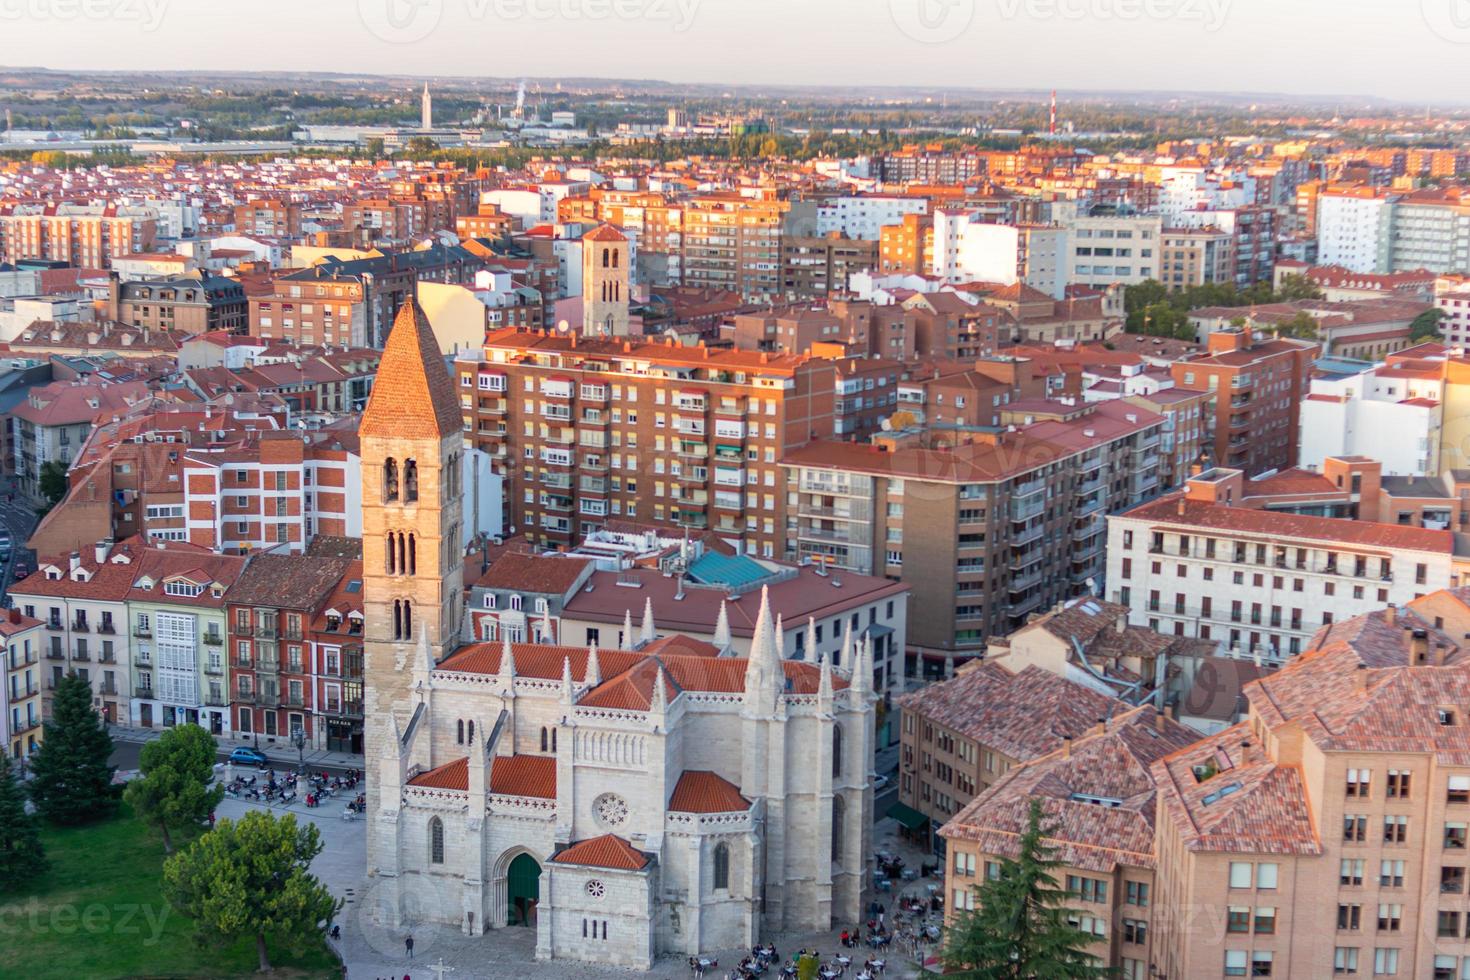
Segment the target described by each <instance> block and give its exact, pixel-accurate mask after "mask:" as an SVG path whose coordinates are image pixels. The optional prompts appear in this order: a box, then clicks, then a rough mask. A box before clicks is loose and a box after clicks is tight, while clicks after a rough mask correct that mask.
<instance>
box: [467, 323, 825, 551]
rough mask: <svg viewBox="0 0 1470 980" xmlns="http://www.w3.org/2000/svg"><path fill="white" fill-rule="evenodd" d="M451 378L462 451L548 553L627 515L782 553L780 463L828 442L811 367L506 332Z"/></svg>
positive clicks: (817, 367)
mask: <svg viewBox="0 0 1470 980" xmlns="http://www.w3.org/2000/svg"><path fill="white" fill-rule="evenodd" d="M457 373H458V384H459V392H460V407H461V410H462V412H463V413H464V426H465V439H466V441H467V443H468V444H470V445H473V446H475V447H477V448H479V449H482V450H484V451H485V452H487V453H489V454H490V455H491V456H492V458H493V459H494V461H495V465H496V468H497V470H498V471H499V472H501V473H502V475H503V476H504V477H505V479H506V486H507V493H508V497H507V500H508V501H509V508H510V515H509V519H510V520H511V522H512V523H513V524H514V525H516V526H517V527H519V528H523V529H524V530H525V532H526V533H527V534H530V535H532V536H533V537H534V538H535V540H536V541H538V542H539V543H542V544H545V545H551V546H556V545H571V544H572V543H574V542H575V541H576V540H578V539H579V538H580V537H581V536H582V535H583V534H585V533H586V532H587V531H589V530H592V529H594V528H597V527H600V526H601V525H602V524H604V523H605V522H606V521H607V520H609V519H612V518H618V517H625V518H633V519H636V520H639V521H643V522H647V523H652V524H656V525H663V526H675V527H687V528H690V529H692V530H703V529H706V528H708V529H710V530H713V531H716V532H717V533H719V534H720V535H721V536H722V537H728V538H730V539H732V540H734V539H738V540H739V541H741V542H742V548H743V550H745V551H746V552H748V553H751V554H758V555H762V556H764V557H775V556H779V555H780V553H781V552H782V551H783V550H784V547H785V527H784V509H785V480H784V476H783V474H782V471H781V467H780V464H779V462H778V460H779V459H780V458H781V457H782V455H784V454H785V453H786V452H787V451H788V450H789V449H791V448H793V447H796V446H801V445H804V444H806V443H807V442H809V441H811V440H813V439H820V438H825V437H828V436H830V435H831V434H832V427H833V403H834V398H835V395H834V387H835V376H836V371H835V369H834V367H833V364H832V362H831V361H828V360H824V359H821V358H814V357H806V356H793V355H789V354H767V353H764V352H754V351H731V350H714V349H710V348H707V347H703V346H700V347H677V346H673V345H671V344H647V343H644V344H639V343H634V342H632V341H626V340H625V341H617V340H604V339H584V338H580V337H577V336H574V335H553V334H535V333H526V332H520V331H513V330H507V331H501V332H499V333H495V334H492V335H490V336H489V337H488V338H487V340H486V343H485V349H484V351H483V353H480V354H473V355H469V356H461V358H460V359H459V360H458V362H457Z"/></svg>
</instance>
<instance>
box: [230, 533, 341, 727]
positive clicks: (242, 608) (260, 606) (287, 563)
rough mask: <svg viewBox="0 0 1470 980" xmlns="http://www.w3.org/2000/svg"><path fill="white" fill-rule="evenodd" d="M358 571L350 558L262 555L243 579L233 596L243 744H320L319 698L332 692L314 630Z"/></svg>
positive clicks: (235, 708)
mask: <svg viewBox="0 0 1470 980" xmlns="http://www.w3.org/2000/svg"><path fill="white" fill-rule="evenodd" d="M352 567H353V563H352V562H351V561H350V560H349V559H346V558H318V557H315V556H310V555H256V556H254V557H253V558H251V560H250V562H249V564H247V565H246V566H245V570H244V571H243V572H241V573H240V577H239V578H238V579H237V580H236V582H235V585H234V587H233V588H231V589H230V591H229V593H228V595H227V596H226V602H227V606H226V608H227V611H228V616H229V623H230V633H229V641H228V642H229V648H228V655H229V690H230V703H231V712H232V719H231V720H232V722H233V729H234V734H235V736H236V737H237V738H252V739H264V740H265V741H266V743H267V744H277V745H288V744H290V739H291V735H292V733H293V732H298V731H299V732H302V733H303V734H304V735H305V737H306V738H307V739H308V741H309V743H310V744H316V740H317V739H318V737H319V736H318V733H317V732H316V731H315V728H314V724H315V721H316V715H317V710H318V705H317V702H316V698H317V696H318V694H319V693H320V694H322V695H325V693H326V690H325V688H324V687H322V688H320V689H319V687H318V684H317V681H316V673H315V670H314V666H315V665H314V664H313V662H312V644H311V639H312V629H311V627H312V623H313V621H314V620H315V618H316V617H317V616H319V615H321V614H323V613H324V612H325V610H326V603H327V601H328V599H329V598H330V597H331V596H332V595H333V593H334V592H335V591H336V590H337V588H338V584H339V583H340V582H341V581H342V579H343V577H344V576H346V575H347V573H348V572H349V571H351V570H352ZM358 573H359V574H361V565H360V563H359V564H358ZM339 703H340V702H339Z"/></svg>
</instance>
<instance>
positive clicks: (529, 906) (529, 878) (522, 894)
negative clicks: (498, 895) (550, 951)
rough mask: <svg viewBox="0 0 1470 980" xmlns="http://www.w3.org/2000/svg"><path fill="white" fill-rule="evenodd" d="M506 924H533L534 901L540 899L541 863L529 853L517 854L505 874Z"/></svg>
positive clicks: (534, 923) (534, 919)
mask: <svg viewBox="0 0 1470 980" xmlns="http://www.w3.org/2000/svg"><path fill="white" fill-rule="evenodd" d="M506 879H507V881H506V891H507V902H506V921H505V924H506V925H508V926H535V925H536V903H537V902H538V901H540V899H541V865H539V864H537V863H536V859H535V858H533V857H531V855H529V854H518V855H516V857H515V860H513V861H511V862H510V870H509V872H508V873H507V874H506Z"/></svg>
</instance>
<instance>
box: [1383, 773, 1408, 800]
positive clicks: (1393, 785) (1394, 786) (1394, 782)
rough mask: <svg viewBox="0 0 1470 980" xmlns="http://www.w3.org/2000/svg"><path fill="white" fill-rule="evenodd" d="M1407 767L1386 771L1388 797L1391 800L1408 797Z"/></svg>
mask: <svg viewBox="0 0 1470 980" xmlns="http://www.w3.org/2000/svg"><path fill="white" fill-rule="evenodd" d="M1410 775H1411V773H1410V771H1409V770H1408V769H1390V770H1389V771H1388V791H1387V792H1388V798H1389V799H1391V800H1395V799H1397V800H1407V799H1408V798H1409V777H1410Z"/></svg>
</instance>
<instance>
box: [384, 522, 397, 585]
mask: <svg viewBox="0 0 1470 980" xmlns="http://www.w3.org/2000/svg"><path fill="white" fill-rule="evenodd" d="M383 572H384V573H385V574H387V575H397V574H398V535H396V534H394V533H392V532H391V531H390V532H389V533H388V536H387V537H386V538H384V539H383Z"/></svg>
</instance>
